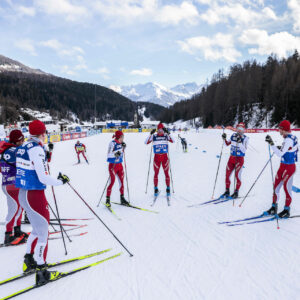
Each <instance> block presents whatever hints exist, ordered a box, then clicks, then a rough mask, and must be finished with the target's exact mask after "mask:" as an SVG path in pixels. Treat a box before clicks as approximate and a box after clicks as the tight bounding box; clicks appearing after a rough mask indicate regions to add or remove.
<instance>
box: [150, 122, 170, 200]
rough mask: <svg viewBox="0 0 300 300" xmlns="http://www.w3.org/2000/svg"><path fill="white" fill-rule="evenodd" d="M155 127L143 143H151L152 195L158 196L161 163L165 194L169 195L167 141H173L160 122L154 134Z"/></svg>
mask: <svg viewBox="0 0 300 300" xmlns="http://www.w3.org/2000/svg"><path fill="white" fill-rule="evenodd" d="M155 131H156V129H153V130H152V131H151V133H150V136H149V137H147V139H146V141H145V144H147V145H148V144H150V143H153V151H154V160H153V167H154V196H155V197H157V196H158V193H159V191H158V187H157V186H158V174H159V169H160V166H161V165H162V167H163V169H164V172H165V177H166V185H167V189H166V192H167V196H168V197H169V196H170V195H171V190H170V175H169V168H170V161H169V156H168V153H169V145H168V144H169V142H170V143H173V139H172V137H171V136H170V133H169V131H168V130H167V129H166V128H165V127H164V125H163V124H162V123H160V124H158V126H157V133H156V134H155Z"/></svg>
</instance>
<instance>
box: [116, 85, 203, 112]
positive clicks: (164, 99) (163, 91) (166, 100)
mask: <svg viewBox="0 0 300 300" xmlns="http://www.w3.org/2000/svg"><path fill="white" fill-rule="evenodd" d="M202 87H203V85H198V84H197V83H195V82H191V83H185V84H180V85H176V86H174V87H172V88H167V87H165V86H163V85H161V84H158V83H155V82H154V83H153V82H148V83H145V84H136V85H129V86H121V87H119V86H110V88H111V89H112V90H114V91H116V92H118V93H120V94H122V95H123V96H125V97H127V98H129V99H131V100H133V101H143V102H152V103H155V104H159V105H163V106H165V107H167V106H170V105H173V104H174V103H175V102H177V101H180V100H183V99H189V98H191V97H192V96H193V95H194V94H197V93H199V92H200V91H201V89H202Z"/></svg>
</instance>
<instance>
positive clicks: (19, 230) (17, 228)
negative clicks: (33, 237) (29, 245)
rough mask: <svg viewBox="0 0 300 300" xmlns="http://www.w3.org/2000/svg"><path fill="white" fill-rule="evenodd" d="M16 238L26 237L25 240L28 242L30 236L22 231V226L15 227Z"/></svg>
mask: <svg viewBox="0 0 300 300" xmlns="http://www.w3.org/2000/svg"><path fill="white" fill-rule="evenodd" d="M14 232H15V237H21V236H24V238H25V239H26V240H27V239H28V237H29V235H28V234H27V233H26V232H24V231H22V230H21V226H15V227H14Z"/></svg>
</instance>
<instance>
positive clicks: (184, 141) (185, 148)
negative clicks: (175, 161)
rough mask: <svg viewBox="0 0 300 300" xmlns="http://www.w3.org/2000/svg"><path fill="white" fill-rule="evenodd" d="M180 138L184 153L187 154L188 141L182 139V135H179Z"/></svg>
mask: <svg viewBox="0 0 300 300" xmlns="http://www.w3.org/2000/svg"><path fill="white" fill-rule="evenodd" d="M178 137H179V138H180V141H181V145H182V150H183V152H187V141H186V139H185V138H182V137H181V136H180V134H178Z"/></svg>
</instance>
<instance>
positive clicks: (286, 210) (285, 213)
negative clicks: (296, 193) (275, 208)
mask: <svg viewBox="0 0 300 300" xmlns="http://www.w3.org/2000/svg"><path fill="white" fill-rule="evenodd" d="M278 217H279V218H283V219H287V218H289V217H290V207H289V206H285V207H284V210H283V211H282V212H281V213H279V214H278Z"/></svg>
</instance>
